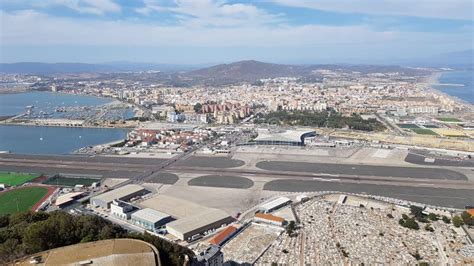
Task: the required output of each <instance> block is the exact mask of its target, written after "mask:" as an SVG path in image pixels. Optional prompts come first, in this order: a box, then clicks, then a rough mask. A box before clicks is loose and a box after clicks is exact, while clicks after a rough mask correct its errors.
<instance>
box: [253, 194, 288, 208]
mask: <svg viewBox="0 0 474 266" xmlns="http://www.w3.org/2000/svg"><path fill="white" fill-rule="evenodd" d="M288 202H291V200H290V199H289V198H287V197H279V198H276V199H274V200H272V201H270V202H267V203H265V204H263V205H261V206H260V208H261V209H264V210H270V209H273V208H276V207H279V206H281V205H283V204H286V203H288Z"/></svg>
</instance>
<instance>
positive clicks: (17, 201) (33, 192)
mask: <svg viewBox="0 0 474 266" xmlns="http://www.w3.org/2000/svg"><path fill="white" fill-rule="evenodd" d="M47 193H48V189H47V188H45V187H25V188H18V189H14V190H10V191H7V192H5V193H2V194H0V215H4V214H11V213H17V212H24V211H27V210H29V209H31V207H33V206H34V205H35V204H36V203H37V202H38V201H39V200H41V198H43V197H44V196H45V195H46V194H47Z"/></svg>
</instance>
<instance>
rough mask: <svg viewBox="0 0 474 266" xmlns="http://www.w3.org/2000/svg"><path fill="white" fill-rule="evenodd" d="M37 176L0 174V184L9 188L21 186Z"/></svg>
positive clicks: (13, 173) (14, 173)
mask: <svg viewBox="0 0 474 266" xmlns="http://www.w3.org/2000/svg"><path fill="white" fill-rule="evenodd" d="M38 176H39V175H38V174H28V173H16V172H0V184H7V185H9V186H16V185H21V184H23V183H25V182H27V181H30V180H32V179H35V178H37V177H38Z"/></svg>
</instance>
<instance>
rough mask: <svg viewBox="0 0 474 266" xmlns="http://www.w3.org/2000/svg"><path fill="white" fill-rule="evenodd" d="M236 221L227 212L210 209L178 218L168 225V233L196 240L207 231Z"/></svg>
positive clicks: (180, 237) (183, 238)
mask: <svg viewBox="0 0 474 266" xmlns="http://www.w3.org/2000/svg"><path fill="white" fill-rule="evenodd" d="M233 221H234V218H232V217H231V216H229V215H228V214H227V213H226V212H224V211H221V210H218V209H209V210H206V211H204V212H201V213H199V214H196V215H193V216H189V217H185V218H182V219H178V220H176V221H173V222H170V223H168V224H167V225H166V230H167V231H168V233H170V234H172V235H173V236H175V237H177V238H179V239H181V240H188V241H189V240H194V239H197V238H199V237H200V236H201V235H202V234H205V233H206V232H207V231H210V230H214V229H216V228H219V227H221V226H223V225H227V224H229V223H231V222H233Z"/></svg>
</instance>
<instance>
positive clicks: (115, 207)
mask: <svg viewBox="0 0 474 266" xmlns="http://www.w3.org/2000/svg"><path fill="white" fill-rule="evenodd" d="M137 210H138V208H137V207H135V206H133V205H132V204H130V203H127V202H125V201H121V200H114V201H112V204H110V213H111V214H112V215H113V216H115V217H117V218H120V219H124V220H128V219H130V217H131V215H132V213H133V212H136V211H137Z"/></svg>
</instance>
